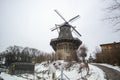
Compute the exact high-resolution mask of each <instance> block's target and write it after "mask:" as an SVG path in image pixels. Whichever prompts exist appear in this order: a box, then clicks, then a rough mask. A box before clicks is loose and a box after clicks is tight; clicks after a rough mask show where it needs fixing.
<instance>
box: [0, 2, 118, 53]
mask: <svg viewBox="0 0 120 80" xmlns="http://www.w3.org/2000/svg"><path fill="white" fill-rule="evenodd" d="M107 2H108V1H104V0H0V52H1V51H3V50H5V48H7V47H8V46H10V45H11V46H12V45H18V46H23V47H26V46H28V47H32V48H37V49H39V50H42V51H45V52H52V51H53V49H52V48H51V46H50V45H49V43H50V40H51V39H52V38H56V37H58V33H57V31H54V32H51V31H50V28H52V27H54V24H61V23H63V22H64V21H63V20H62V19H61V18H60V17H59V16H58V15H57V14H56V13H55V12H54V9H57V10H58V11H59V12H60V13H61V14H62V15H63V17H64V18H65V19H66V20H69V19H71V18H72V17H74V16H76V15H78V14H79V15H80V16H81V18H79V19H78V20H76V21H74V22H73V23H71V24H72V25H73V26H76V29H77V30H78V31H79V32H80V33H81V34H82V37H79V38H80V39H81V40H82V41H83V43H84V44H85V45H86V46H87V47H88V49H89V52H90V53H91V52H93V51H94V50H95V48H96V46H99V45H100V44H103V43H111V42H114V41H116V42H118V41H120V36H119V35H120V33H114V32H113V29H114V27H111V26H112V25H111V24H110V23H109V22H105V21H102V19H103V18H105V11H104V10H105V8H106V7H107V6H108V5H109V3H110V1H109V3H107Z"/></svg>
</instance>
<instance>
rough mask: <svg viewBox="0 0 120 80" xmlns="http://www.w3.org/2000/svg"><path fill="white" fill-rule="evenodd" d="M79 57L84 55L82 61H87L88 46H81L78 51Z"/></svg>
mask: <svg viewBox="0 0 120 80" xmlns="http://www.w3.org/2000/svg"><path fill="white" fill-rule="evenodd" d="M77 55H78V57H79V58H80V57H82V61H83V62H85V57H86V56H87V47H86V46H81V47H80V48H79V49H78V51H77Z"/></svg>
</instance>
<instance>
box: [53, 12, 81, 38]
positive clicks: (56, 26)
mask: <svg viewBox="0 0 120 80" xmlns="http://www.w3.org/2000/svg"><path fill="white" fill-rule="evenodd" d="M54 11H55V12H56V13H57V14H58V15H59V16H60V17H61V18H62V19H63V20H64V23H63V24H61V25H57V24H55V27H54V28H52V29H51V31H54V30H56V29H57V30H58V28H60V27H62V26H63V25H66V24H67V25H70V24H69V23H70V22H73V21H74V20H76V19H78V18H79V17H80V16H79V15H77V16H75V17H73V18H71V19H70V20H69V21H67V20H66V19H65V18H64V17H63V16H62V15H61V14H60V13H59V12H58V11H57V10H54ZM69 27H70V28H72V29H73V31H74V32H75V33H76V34H77V35H79V36H81V34H80V33H79V32H78V31H77V30H76V29H75V27H73V26H71V25H70V26H69ZM58 32H59V31H58Z"/></svg>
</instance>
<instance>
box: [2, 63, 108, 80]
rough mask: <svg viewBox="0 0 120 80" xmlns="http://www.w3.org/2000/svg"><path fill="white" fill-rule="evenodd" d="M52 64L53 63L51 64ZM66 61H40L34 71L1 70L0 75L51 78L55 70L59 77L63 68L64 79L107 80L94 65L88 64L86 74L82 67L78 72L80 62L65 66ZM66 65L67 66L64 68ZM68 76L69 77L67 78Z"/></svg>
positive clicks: (14, 79) (17, 78)
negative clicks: (8, 72) (23, 72)
mask: <svg viewBox="0 0 120 80" xmlns="http://www.w3.org/2000/svg"><path fill="white" fill-rule="evenodd" d="M53 64H54V65H53ZM67 64H68V62H64V61H55V62H52V63H49V64H48V63H47V62H42V63H41V64H36V66H35V73H34V75H32V74H22V75H9V74H7V73H5V72H2V73H1V75H0V77H2V78H3V79H4V80H30V79H31V80H41V79H42V78H44V79H45V80H52V73H53V72H55V74H56V78H58V79H59V78H61V72H62V71H61V70H63V73H64V74H63V78H64V79H65V80H69V79H70V80H83V78H84V79H87V80H107V79H105V73H104V72H103V71H102V70H101V69H99V68H98V67H96V66H93V65H91V64H89V67H90V71H89V74H88V75H87V71H86V69H83V70H82V72H80V73H79V67H80V66H81V65H80V63H76V62H73V63H72V64H71V65H70V66H69V67H67ZM66 67H67V68H66ZM68 78H69V79H68Z"/></svg>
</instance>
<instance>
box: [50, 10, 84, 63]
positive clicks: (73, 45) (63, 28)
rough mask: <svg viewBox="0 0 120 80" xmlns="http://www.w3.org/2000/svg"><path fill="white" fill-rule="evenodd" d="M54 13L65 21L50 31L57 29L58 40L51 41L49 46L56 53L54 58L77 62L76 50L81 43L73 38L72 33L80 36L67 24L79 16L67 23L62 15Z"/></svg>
mask: <svg viewBox="0 0 120 80" xmlns="http://www.w3.org/2000/svg"><path fill="white" fill-rule="evenodd" d="M55 12H56V13H57V14H58V15H59V16H60V17H61V18H62V19H63V20H64V21H65V22H64V23H63V24H62V25H55V26H56V27H55V28H53V29H52V31H54V30H57V29H59V32H58V34H59V36H58V38H54V39H51V42H50V45H51V46H52V48H53V49H54V50H55V52H56V58H57V59H60V60H67V61H69V60H77V53H76V50H77V49H78V47H79V46H80V45H81V44H82V41H81V40H79V39H78V38H74V37H73V35H72V31H71V30H74V32H76V33H77V34H78V35H79V36H81V34H80V33H79V32H78V31H77V30H76V29H75V27H73V26H72V25H70V24H69V22H71V21H73V20H75V19H76V18H78V17H79V15H77V16H75V17H73V18H72V19H70V20H69V21H66V20H65V19H64V18H63V17H62V15H61V14H60V13H59V12H58V11H57V10H55Z"/></svg>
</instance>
